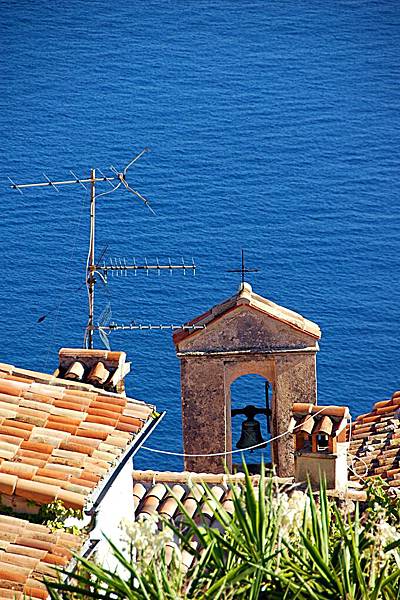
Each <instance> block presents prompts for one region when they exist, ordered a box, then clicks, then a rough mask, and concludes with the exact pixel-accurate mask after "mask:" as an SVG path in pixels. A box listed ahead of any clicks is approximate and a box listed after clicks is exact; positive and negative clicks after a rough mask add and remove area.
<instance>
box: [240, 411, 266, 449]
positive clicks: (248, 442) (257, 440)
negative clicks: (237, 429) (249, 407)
mask: <svg viewBox="0 0 400 600" xmlns="http://www.w3.org/2000/svg"><path fill="white" fill-rule="evenodd" d="M263 442H264V443H265V440H264V438H263V436H262V435H261V426H260V423H259V422H258V421H257V419H255V418H254V417H253V416H249V417H247V419H246V420H245V421H243V423H242V433H241V434H240V438H239V441H238V443H237V444H236V448H238V449H239V450H246V448H251V447H252V446H256V445H257V444H262V443H263ZM261 447H262V446H259V448H261ZM250 452H254V450H250Z"/></svg>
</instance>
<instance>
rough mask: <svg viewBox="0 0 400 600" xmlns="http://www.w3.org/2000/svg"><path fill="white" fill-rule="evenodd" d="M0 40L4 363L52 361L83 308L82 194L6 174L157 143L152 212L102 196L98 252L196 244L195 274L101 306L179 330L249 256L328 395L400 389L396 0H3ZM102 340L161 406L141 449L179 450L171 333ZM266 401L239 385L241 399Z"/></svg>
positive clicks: (142, 459)
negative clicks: (312, 341) (309, 335)
mask: <svg viewBox="0 0 400 600" xmlns="http://www.w3.org/2000/svg"><path fill="white" fill-rule="evenodd" d="M0 34H1V35H0V38H1V45H2V48H1V53H0V70H1V86H2V89H1V95H0V108H1V110H0V134H1V141H2V143H1V146H0V162H1V169H0V177H1V187H0V194H1V208H2V216H1V230H0V268H1V287H0V310H1V328H0V361H2V362H7V363H13V364H15V365H18V366H21V367H25V368H30V369H35V370H42V369H44V370H47V371H52V370H53V369H54V368H55V367H56V366H57V352H58V349H59V348H60V347H62V346H79V345H81V344H82V338H83V329H84V326H85V323H86V313H87V298H86V291H85V289H84V287H82V282H83V281H84V277H85V274H84V270H85V261H86V255H87V243H88V234H89V212H88V207H89V194H88V192H87V191H85V190H84V189H83V188H82V187H80V186H75V187H72V186H71V187H64V188H60V189H59V191H58V192H57V191H55V190H53V189H48V188H45V189H30V190H28V191H26V192H25V193H24V194H23V195H20V194H19V193H18V192H17V191H12V190H10V188H9V181H8V179H7V177H11V178H12V179H13V180H14V181H16V182H19V183H22V182H31V181H43V180H44V175H43V173H45V174H46V175H47V176H48V177H50V178H52V179H68V178H69V177H70V170H72V171H74V173H77V174H78V175H79V176H88V174H89V170H90V168H91V167H95V168H97V169H101V170H102V171H103V172H105V173H107V174H109V173H110V171H109V166H110V165H114V166H115V167H117V168H122V167H123V166H124V165H125V164H126V163H127V162H128V161H129V160H130V158H131V157H132V156H133V155H134V154H135V153H136V152H139V151H140V150H141V149H142V148H144V147H145V146H148V147H150V148H151V152H149V153H148V154H146V155H145V156H144V157H143V158H142V159H141V160H140V161H138V163H136V165H135V166H134V167H132V169H131V170H130V171H129V173H130V178H129V180H130V183H131V185H132V186H133V187H135V189H138V190H140V192H141V193H142V194H144V195H145V196H146V197H148V198H149V199H150V200H151V202H152V205H153V207H154V209H155V210H156V216H153V215H152V214H151V213H150V212H149V211H148V210H147V209H146V207H144V206H143V205H142V203H141V202H140V201H139V200H135V198H134V197H133V196H131V195H130V194H129V193H128V192H122V191H121V192H119V191H118V192H116V193H113V194H110V195H107V196H104V197H102V198H99V200H98V213H97V216H98V220H97V231H96V247H97V250H98V253H99V254H100V253H101V251H102V249H103V248H104V247H105V246H106V245H107V244H108V250H107V253H106V258H108V257H111V258H113V259H115V258H121V259H123V258H125V259H126V260H127V261H129V260H133V258H135V259H136V261H137V262H138V263H139V262H141V261H144V260H145V259H147V260H148V262H149V263H150V262H154V261H156V260H157V258H158V259H159V260H160V262H162V261H168V259H169V257H170V258H171V260H172V262H181V260H182V257H184V258H185V259H186V260H188V261H191V260H192V257H193V258H194V259H195V262H196V264H197V267H198V269H197V272H196V276H195V277H192V276H191V275H190V273H189V272H188V273H187V274H186V275H184V274H183V273H178V272H176V273H174V274H173V275H172V276H170V275H169V274H168V273H165V274H161V275H160V276H158V275H157V274H156V273H150V274H149V275H148V276H146V275H145V274H138V275H137V276H136V277H135V276H129V277H126V278H125V277H118V278H117V277H113V278H110V280H109V284H108V286H107V287H106V288H105V287H104V286H101V285H100V284H98V286H97V289H96V313H97V315H100V313H101V312H102V310H103V309H104V307H106V306H107V303H108V302H110V303H111V306H112V312H113V319H114V320H115V321H118V322H121V323H129V322H131V321H133V320H134V321H135V322H137V323H153V324H160V323H163V324H167V323H175V324H179V323H182V322H184V321H186V320H188V319H190V318H192V317H194V316H196V315H198V314H199V313H201V312H203V311H204V310H206V309H207V308H209V307H210V306H212V305H214V304H216V303H218V302H220V301H221V300H223V299H225V298H227V297H229V296H230V295H232V294H234V293H235V292H236V290H237V288H238V285H239V283H240V275H239V274H237V273H231V272H228V271H229V270H231V269H236V268H238V267H239V266H240V252H241V249H242V248H244V249H245V251H246V258H247V263H248V266H249V267H252V268H258V269H259V271H258V272H257V273H253V274H249V275H248V280H249V282H250V283H251V284H252V285H253V289H254V290H255V291H256V292H257V293H259V294H261V295H263V296H266V297H267V298H270V299H271V300H273V301H274V302H277V303H279V304H282V305H283V306H287V307H289V308H291V309H294V310H296V311H298V312H300V313H301V314H303V315H304V316H306V317H307V318H309V319H311V320H313V321H315V322H317V323H318V324H319V325H320V327H321V329H322V332H323V337H322V340H321V351H320V353H319V355H318V393H319V402H320V403H321V404H322V403H333V404H344V405H349V406H350V408H351V412H352V414H353V416H356V415H357V414H360V413H362V412H365V411H367V410H368V409H369V408H370V407H371V405H372V404H373V403H374V402H375V401H378V400H381V399H384V398H387V397H389V396H390V394H391V393H392V392H393V391H394V390H395V389H397V388H399V386H400V380H399V364H400V342H399V340H400V319H399V298H400V280H399V268H400V232H399V227H400V213H399V202H400V189H399V188H400V185H399V184H400V171H399V162H400V161H399V159H400V143H399V142H400V112H399V107H400V79H399V76H400V53H399V48H400V4H399V2H398V1H397V0H386V1H385V0H379V1H373V0H342V1H331V2H321V0H296V1H295V0H285V1H284V0H275V1H272V0H270V1H268V0H218V1H216V0H196V1H194V0H185V1H184V0H174V1H169V0H147V1H146V2H144V1H139V0H130V1H129V2H128V1H124V2H122V1H120V0H115V1H113V2H105V1H104V0H91V2H84V1H79V0H68V1H66V0H55V1H54V2H45V1H39V0H29V1H27V0H12V1H8V2H4V1H3V2H1V11H0ZM106 189H107V188H101V189H100V188H99V192H100V191H105V190H106ZM42 315H47V318H46V319H44V320H43V321H42V322H40V323H38V322H37V320H38V319H39V318H40V317H41V316H42ZM110 341H111V345H112V348H113V349H123V350H125V351H126V352H127V354H128V356H129V359H130V360H131V361H132V374H131V376H130V378H129V380H128V384H127V387H128V392H129V394H130V395H131V396H133V397H135V398H139V399H143V400H145V401H148V402H152V403H155V404H156V405H157V407H158V409H159V410H166V411H167V415H166V417H165V419H164V420H163V422H162V423H161V424H160V426H159V428H158V429H157V430H156V432H155V433H154V435H153V436H152V438H151V441H149V442H148V445H150V444H151V445H152V446H153V447H156V448H164V449H168V450H176V451H179V450H181V448H182V442H181V433H180V380H179V362H178V359H177V358H176V356H175V351H174V346H173V343H172V337H171V333H170V332H151V333H150V332H125V333H122V332H118V333H113V334H112V336H111V337H110ZM97 344H98V345H99V346H100V340H97ZM262 393H263V391H262V389H261V388H260V385H259V382H258V381H255V380H254V381H253V379H250V380H249V381H247V380H243V382H241V381H239V382H238V383H237V384H236V383H235V392H234V394H235V398H234V400H235V403H236V406H240V405H244V404H248V403H251V402H253V403H256V400H257V402H258V401H259V400H260V398H259V397H258V396H259V395H260V394H261V395H262ZM256 396H257V398H256ZM260 397H261V396H260ZM239 421H240V419H239V420H238V424H237V425H236V429H235V436H236V437H237V435H238V432H239V429H240V426H239ZM236 437H235V439H236ZM181 464H182V463H181V461H180V459H179V458H177V457H165V458H164V457H161V456H158V455H154V454H151V453H150V452H148V451H144V450H142V451H141V452H140V453H139V455H138V456H137V459H136V466H137V467H140V468H151V467H153V468H160V469H166V468H171V469H179V468H181Z"/></svg>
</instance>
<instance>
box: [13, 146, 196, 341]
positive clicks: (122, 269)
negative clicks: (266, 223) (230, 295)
mask: <svg viewBox="0 0 400 600" xmlns="http://www.w3.org/2000/svg"><path fill="white" fill-rule="evenodd" d="M147 151H148V148H144V149H143V150H142V151H141V152H140V153H139V154H137V155H136V156H135V157H134V158H133V159H132V160H131V161H130V162H129V163H128V164H127V165H126V167H125V168H124V169H123V170H122V171H118V170H117V169H116V168H115V167H114V166H112V165H111V167H110V170H111V171H112V173H113V176H112V177H106V176H105V175H104V174H103V173H102V172H101V171H100V169H98V171H99V173H100V174H101V177H98V176H96V170H95V169H94V168H92V169H91V170H90V177H88V178H79V177H77V176H76V175H75V173H74V172H73V171H71V174H72V175H73V177H74V179H72V180H63V181H52V180H51V179H50V178H49V177H47V175H45V174H43V175H44V177H45V179H46V181H45V182H35V183H15V182H14V181H13V180H12V179H10V178H8V179H9V180H10V183H11V188H12V189H14V190H18V191H19V192H20V193H21V194H22V190H23V189H25V188H31V187H51V188H53V189H54V190H56V191H57V192H58V191H59V190H58V187H57V186H64V185H74V184H79V185H81V186H82V187H84V188H85V190H86V189H87V188H86V185H85V184H86V183H87V184H90V235H89V252H88V257H87V263H86V286H87V292H88V320H87V325H86V328H85V335H84V342H83V343H84V347H86V348H93V332H94V331H96V330H97V331H98V332H99V334H100V338H101V339H102V341H103V343H104V344H105V345H106V347H108V348H109V343H108V339H107V336H108V335H109V333H111V331H116V330H120V329H121V330H125V329H131V330H132V329H177V328H178V327H180V326H176V325H154V326H153V325H152V326H150V325H147V326H142V325H138V326H136V325H132V324H131V325H130V326H129V327H127V326H124V325H118V324H117V323H112V324H108V321H109V319H110V317H111V308H110V306H108V307H107V308H106V310H105V311H103V314H104V318H100V322H99V323H98V325H97V326H96V325H95V323H94V319H95V303H94V299H95V292H94V290H95V283H96V275H98V276H99V277H100V279H101V280H102V281H103V283H107V275H108V273H111V275H113V274H114V273H115V274H116V275H118V274H121V275H122V274H124V275H127V274H128V271H134V273H135V275H136V272H137V271H146V273H148V272H149V270H157V272H158V273H160V271H161V270H168V271H169V272H170V273H172V271H173V270H175V269H182V270H183V271H184V273H185V272H186V270H192V272H193V274H194V273H195V270H196V265H195V264H194V262H193V261H192V263H191V264H187V263H185V261H184V260H183V259H182V264H180V265H173V264H171V261H169V263H168V264H167V265H160V263H159V262H158V260H157V264H155V265H149V264H148V263H147V260H146V261H145V264H144V265H137V264H136V261H134V263H133V264H127V263H126V260H125V259H124V262H122V261H121V260H119V262H117V261H115V263H113V261H112V260H111V259H110V264H106V263H105V262H104V263H103V265H99V264H97V263H96V259H95V232H96V199H98V198H100V197H101V196H106V195H107V194H112V193H113V192H115V191H116V190H117V189H118V188H119V187H120V186H121V185H122V186H123V188H125V189H126V190H127V191H128V192H130V193H131V194H133V195H134V196H135V197H136V198H139V200H141V201H142V202H143V203H144V204H145V205H146V206H147V208H148V209H149V210H150V211H151V212H152V213H153V214H155V212H154V210H153V209H152V207H151V206H150V203H149V201H148V200H147V198H145V197H144V196H142V194H140V193H139V192H138V191H137V190H135V189H133V188H132V187H131V186H130V184H129V183H128V182H127V179H126V175H127V172H128V169H129V168H130V167H131V166H132V165H133V164H134V163H135V162H136V161H137V160H138V159H139V158H141V157H142V156H143V154H144V153H145V152H147ZM97 182H106V183H108V184H109V185H110V186H111V188H112V189H111V190H108V191H106V192H102V193H101V194H98V195H97V196H96V183H97ZM99 262H100V261H99ZM103 320H104V322H103ZM190 328H192V329H200V328H201V329H202V328H203V326H201V327H200V326H195V325H193V326H190ZM106 331H108V334H107V333H106Z"/></svg>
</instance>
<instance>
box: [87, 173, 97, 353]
mask: <svg viewBox="0 0 400 600" xmlns="http://www.w3.org/2000/svg"><path fill="white" fill-rule="evenodd" d="M95 226H96V170H95V169H91V171H90V239H89V257H88V270H87V274H86V277H87V285H88V294H89V318H88V324H87V347H88V348H93V325H94V323H93V319H94V284H95V276H94V271H95V259H94V249H95Z"/></svg>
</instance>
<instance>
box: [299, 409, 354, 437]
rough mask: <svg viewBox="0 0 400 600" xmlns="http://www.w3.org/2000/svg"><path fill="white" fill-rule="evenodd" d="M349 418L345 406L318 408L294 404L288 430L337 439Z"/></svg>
mask: <svg viewBox="0 0 400 600" xmlns="http://www.w3.org/2000/svg"><path fill="white" fill-rule="evenodd" d="M349 417H350V412H349V409H348V408H347V406H318V405H316V404H307V403H303V402H296V403H295V404H293V407H292V420H291V422H290V425H289V429H290V431H294V432H303V433H308V434H309V435H311V434H318V433H325V434H326V435H329V436H331V437H337V436H338V435H339V433H340V432H341V431H343V430H344V429H345V428H346V425H347V420H348V418H349ZM295 428H296V429H295ZM343 435H344V434H343Z"/></svg>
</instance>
